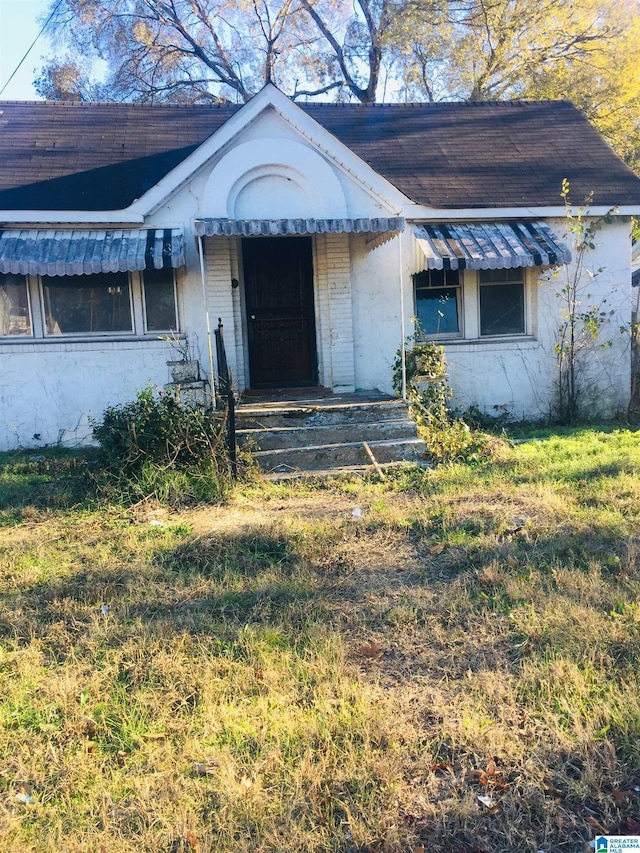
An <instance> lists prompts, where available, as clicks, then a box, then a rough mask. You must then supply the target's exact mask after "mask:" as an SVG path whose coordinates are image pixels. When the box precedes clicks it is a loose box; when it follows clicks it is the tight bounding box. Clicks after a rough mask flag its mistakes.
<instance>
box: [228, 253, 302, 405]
mask: <svg viewBox="0 0 640 853" xmlns="http://www.w3.org/2000/svg"><path fill="white" fill-rule="evenodd" d="M242 256H243V262H244V285H245V299H246V307H247V330H248V339H249V370H250V374H251V387H252V388H287V387H297V386H304V385H316V384H317V381H318V375H317V361H316V330H315V317H314V311H313V263H312V256H311V238H310V237H254V238H247V239H246V240H243V241H242Z"/></svg>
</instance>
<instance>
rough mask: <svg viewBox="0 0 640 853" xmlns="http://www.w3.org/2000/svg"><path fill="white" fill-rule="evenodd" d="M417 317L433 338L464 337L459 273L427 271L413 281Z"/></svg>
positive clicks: (420, 273)
mask: <svg viewBox="0 0 640 853" xmlns="http://www.w3.org/2000/svg"><path fill="white" fill-rule="evenodd" d="M413 281H414V286H415V297H416V316H417V318H418V323H419V325H420V328H421V330H422V331H423V332H424V334H425V335H426V336H427V337H429V338H432V337H442V336H449V337H454V336H458V335H459V334H460V331H461V328H460V314H461V298H460V292H461V287H460V277H459V273H458V270H424V271H423V272H419V273H416V275H414V277H413Z"/></svg>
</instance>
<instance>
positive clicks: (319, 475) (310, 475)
mask: <svg viewBox="0 0 640 853" xmlns="http://www.w3.org/2000/svg"><path fill="white" fill-rule="evenodd" d="M380 467H381V468H382V470H383V471H387V470H389V469H393V468H403V467H407V468H424V469H428V468H433V464H432V463H431V462H429V461H428V460H426V459H419V460H413V461H409V460H407V459H400V460H396V461H395V462H381V463H380ZM375 473H376V469H375V468H374V467H373V465H341V466H337V467H336V468H319V469H318V470H317V471H304V470H303V469H301V468H294V469H292V470H291V471H267V472H259V476H260V478H261V479H262V480H267V481H268V482H270V483H278V482H285V481H287V480H326V479H328V478H329V477H351V476H354V475H360V474H375Z"/></svg>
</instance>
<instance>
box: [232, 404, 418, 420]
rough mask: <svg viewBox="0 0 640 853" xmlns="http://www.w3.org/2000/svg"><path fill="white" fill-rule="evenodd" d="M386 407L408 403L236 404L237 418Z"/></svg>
mask: <svg viewBox="0 0 640 853" xmlns="http://www.w3.org/2000/svg"><path fill="white" fill-rule="evenodd" d="M380 408H385V409H394V408H396V409H400V408H402V409H407V408H408V404H407V403H406V402H405V401H404V400H381V401H380V402H378V403H376V402H373V403H371V402H369V403H332V404H331V405H327V406H287V407H286V408H282V409H278V408H273V409H269V408H262V407H257V406H256V407H250V406H247V404H246V403H243V404H242V405H240V406H236V417H237V418H247V417H250V418H255V417H257V416H261V417H268V416H269V415H306V414H308V413H309V412H317V413H319V414H321V413H322V412H341V411H349V410H354V409H355V410H367V411H369V410H371V411H375V410H376V409H380Z"/></svg>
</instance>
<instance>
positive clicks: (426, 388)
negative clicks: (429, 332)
mask: <svg viewBox="0 0 640 853" xmlns="http://www.w3.org/2000/svg"><path fill="white" fill-rule="evenodd" d="M417 335H418V331H417V332H416V333H415V334H414V335H413V336H412V337H410V338H409V339H408V340H407V344H408V345H409V347H410V348H407V349H406V350H405V365H406V372H407V399H408V401H409V403H410V405H411V408H412V411H413V416H414V418H415V420H416V422H417V424H418V427H419V432H420V435H421V437H422V438H423V439H424V440H425V442H426V444H427V448H428V451H429V456H430V457H431V458H432V459H433V460H434V461H435V462H455V461H466V462H476V461H479V460H480V459H482V458H485V457H488V456H491V455H492V450H491V447H492V445H493V443H492V442H490V441H489V439H488V436H486V435H485V434H484V433H482V432H479V431H478V430H475V429H472V428H470V427H469V426H468V424H466V423H465V421H464V420H462V419H461V418H457V417H455V416H454V415H453V413H452V411H451V409H450V408H449V400H450V399H451V397H452V396H453V391H452V390H451V387H450V385H449V376H448V373H447V363H446V360H445V355H444V347H442V346H439V345H438V344H436V343H434V342H433V341H424V342H423V341H419V340H418V339H417ZM393 386H394V388H395V390H396V392H397V393H400V392H401V389H402V353H401V352H400V351H398V353H397V357H396V360H395V362H394V364H393Z"/></svg>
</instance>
